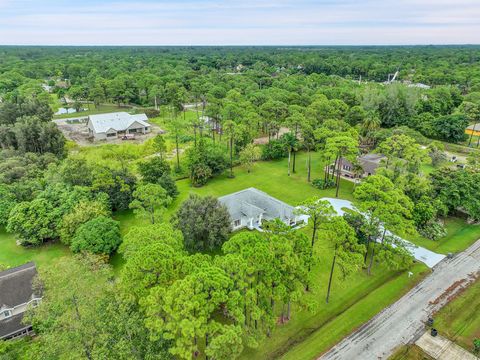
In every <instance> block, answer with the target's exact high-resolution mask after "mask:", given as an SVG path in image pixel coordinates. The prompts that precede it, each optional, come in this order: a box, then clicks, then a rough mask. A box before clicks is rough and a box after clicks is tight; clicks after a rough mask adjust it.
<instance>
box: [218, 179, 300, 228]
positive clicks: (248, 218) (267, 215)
mask: <svg viewBox="0 0 480 360" xmlns="http://www.w3.org/2000/svg"><path fill="white" fill-rule="evenodd" d="M218 201H220V203H222V204H223V205H225V206H226V207H227V209H228V212H229V213H230V217H231V218H232V228H233V230H238V229H241V228H244V227H246V228H248V229H250V230H252V229H257V230H261V226H262V220H273V219H280V220H281V221H283V222H284V223H285V224H287V225H290V226H295V225H297V224H298V223H299V222H304V221H306V220H307V218H306V217H305V216H304V215H297V214H296V212H295V208H294V207H293V206H291V205H288V204H286V203H284V202H283V201H280V200H278V199H275V198H274V197H272V196H270V195H268V194H267V193H265V192H263V191H260V190H258V189H255V188H253V187H251V188H248V189H245V190H241V191H237V192H235V193H233V194H229V195H225V196H222V197H220V198H218Z"/></svg>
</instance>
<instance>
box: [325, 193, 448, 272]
mask: <svg viewBox="0 0 480 360" xmlns="http://www.w3.org/2000/svg"><path fill="white" fill-rule="evenodd" d="M322 200H327V201H328V202H329V203H330V204H331V205H332V206H333V208H334V209H335V211H336V212H337V214H338V215H339V216H343V214H344V213H345V211H343V209H351V210H356V211H358V210H357V209H355V207H354V206H353V204H352V203H351V202H350V201H348V200H343V199H337V198H322ZM386 234H387V235H393V234H392V233H391V232H390V231H388V230H387V232H386ZM393 236H395V237H396V238H397V239H398V240H401V241H403V243H404V244H405V247H406V248H407V249H408V250H409V251H410V252H411V253H412V255H413V257H414V258H415V259H416V260H418V261H421V262H423V263H424V264H426V265H427V266H428V267H429V268H433V267H434V266H435V265H437V264H438V263H439V262H440V261H442V260H443V259H444V258H445V255H443V254H437V253H435V252H433V251H430V250H428V249H425V248H423V247H421V246H417V245H415V244H412V243H411V242H410V241H407V240H405V239H402V238H401V237H398V236H396V235H393Z"/></svg>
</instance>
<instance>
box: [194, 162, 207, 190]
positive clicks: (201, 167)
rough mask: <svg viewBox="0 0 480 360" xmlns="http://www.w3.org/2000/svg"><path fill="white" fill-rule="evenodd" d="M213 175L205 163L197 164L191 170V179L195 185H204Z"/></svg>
mask: <svg viewBox="0 0 480 360" xmlns="http://www.w3.org/2000/svg"><path fill="white" fill-rule="evenodd" d="M211 176H212V170H211V169H210V168H209V167H208V166H207V165H205V164H202V163H199V164H195V165H194V166H193V167H192V168H191V170H190V179H191V180H192V184H193V186H203V185H205V184H206V183H207V181H208V179H210V177H211Z"/></svg>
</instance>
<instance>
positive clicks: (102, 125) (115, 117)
mask: <svg viewBox="0 0 480 360" xmlns="http://www.w3.org/2000/svg"><path fill="white" fill-rule="evenodd" d="M87 127H88V132H89V133H90V135H91V136H93V138H94V139H95V140H105V139H109V138H117V137H118V136H121V135H126V134H135V133H140V134H145V133H148V132H150V130H151V125H150V123H149V122H148V118H147V115H145V114H136V115H130V114H129V113H127V112H115V113H108V114H98V115H90V116H89V117H88V122H87Z"/></svg>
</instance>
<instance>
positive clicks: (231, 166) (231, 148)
mask: <svg viewBox="0 0 480 360" xmlns="http://www.w3.org/2000/svg"><path fill="white" fill-rule="evenodd" d="M249 172H250V171H249ZM230 177H231V178H233V136H230Z"/></svg>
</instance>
